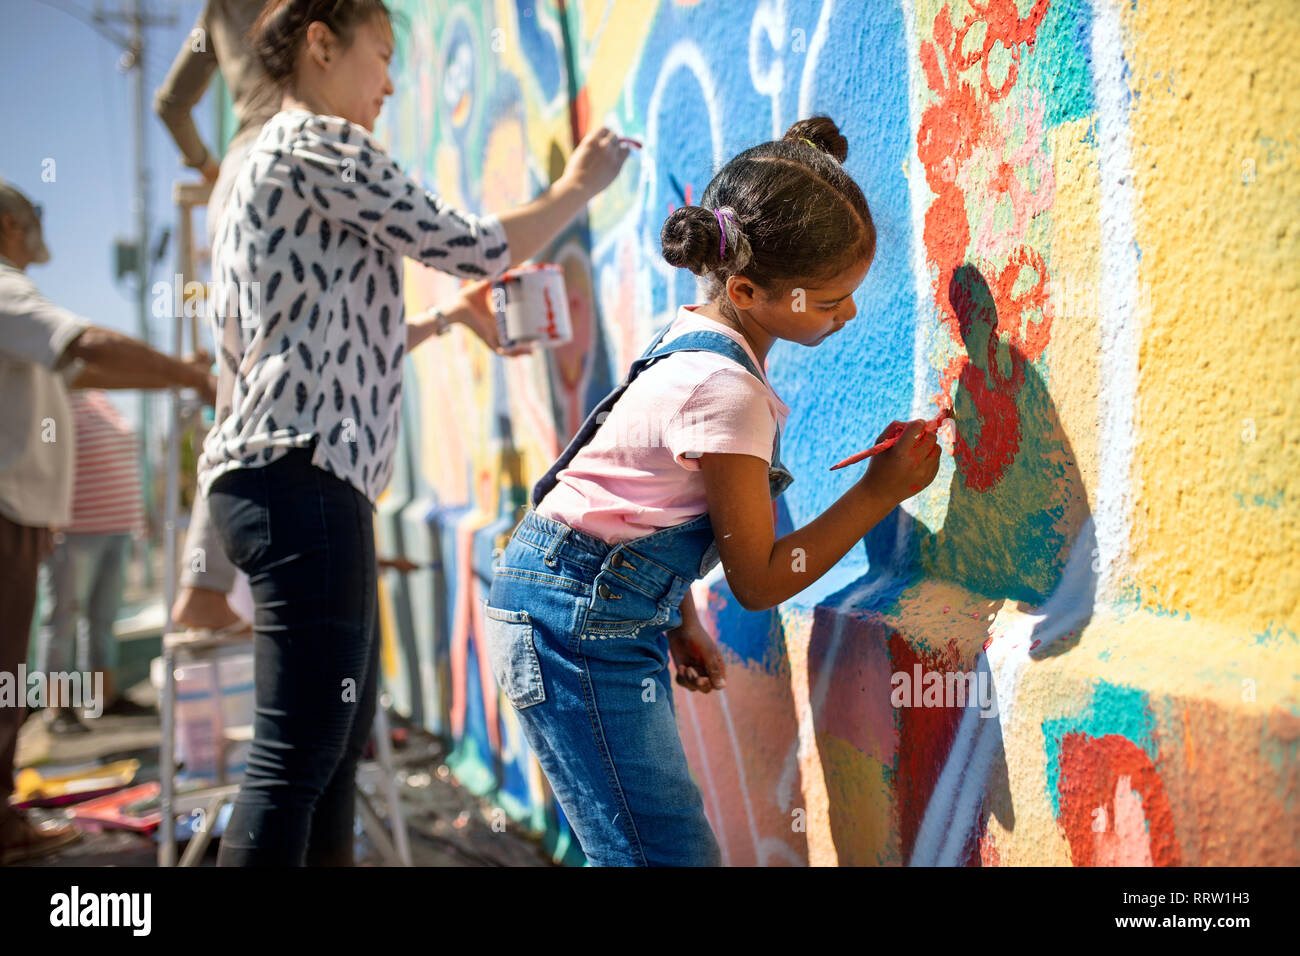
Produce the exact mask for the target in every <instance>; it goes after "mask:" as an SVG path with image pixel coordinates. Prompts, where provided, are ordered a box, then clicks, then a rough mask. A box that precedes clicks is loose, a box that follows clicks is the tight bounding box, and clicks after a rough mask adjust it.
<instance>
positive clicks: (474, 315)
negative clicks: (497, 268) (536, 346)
mask: <svg viewBox="0 0 1300 956" xmlns="http://www.w3.org/2000/svg"><path fill="white" fill-rule="evenodd" d="M447 318H448V319H449V320H450V321H452V322H460V323H461V324H462V325H464V326H465V327H466V328H468V329H469V330H470V331H471V332H473V333H474V334H475V335H477V336H478V337H479V339H480V340H481V341H482V342H483V344H484V345H486V346H487V347H488V348H490V349H491V350H492V351H493V352H496V353H497V354H498V355H527V354H528V353H529V352H531V351H532V349H530V348H529V347H528V346H526V345H514V346H511V347H510V348H502V346H501V339H500V337H499V336H498V334H497V314H496V310H495V309H493V308H492V282H491V280H488V279H483V280H481V281H479V282H471V283H470V284H469V285H467V286H465V287H464V288H462V289H461V290H460V295H459V296H458V297H457V299H456V305H455V306H454V307H453V309H452V311H450V312H448V313H447Z"/></svg>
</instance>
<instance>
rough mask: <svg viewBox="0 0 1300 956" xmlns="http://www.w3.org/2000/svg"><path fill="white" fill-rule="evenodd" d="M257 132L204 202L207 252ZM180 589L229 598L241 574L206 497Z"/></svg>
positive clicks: (233, 147) (235, 146) (240, 143)
mask: <svg viewBox="0 0 1300 956" xmlns="http://www.w3.org/2000/svg"><path fill="white" fill-rule="evenodd" d="M258 132H260V130H256V129H252V130H248V131H247V132H246V133H245V134H244V135H243V136H241V137H240V138H238V139H236V140H234V141H233V142H231V144H230V148H229V149H228V150H227V151H226V155H225V156H224V157H222V160H221V172H220V173H218V174H217V181H216V184H215V185H213V187H212V195H211V197H210V198H209V199H208V213H207V223H206V225H207V230H208V248H209V249H211V248H212V245H213V242H214V240H215V238H216V234H217V225H218V223H219V221H220V218H221V212H222V209H223V208H224V207H225V204H226V200H227V199H228V198H230V191H231V187H232V186H234V184H235V177H236V176H237V175H238V174H239V167H240V166H242V165H243V163H244V157H246V156H247V155H248V151H249V149H250V148H251V147H252V145H253V143H255V142H256V141H257V134H258ZM181 568H182V570H181V577H180V581H181V586H182V587H189V588H207V589H208V590H210V591H220V592H221V593H223V594H229V593H230V591H231V590H232V589H233V588H234V586H235V577H236V575H239V574H241V573H242V572H240V571H239V570H238V569H237V568H236V567H235V566H234V565H233V564H231V563H230V559H229V558H228V557H226V552H225V551H224V550H223V549H222V547H221V540H220V539H219V538H218V537H217V533H216V530H215V529H214V528H213V527H212V518H211V517H210V516H209V515H208V499H207V496H206V495H204V494H203V493H202V492H200V493H199V494H198V495H196V496H195V499H194V508H193V510H192V511H191V512H190V529H189V532H188V533H187V534H186V535H185V550H184V552H182V554H181Z"/></svg>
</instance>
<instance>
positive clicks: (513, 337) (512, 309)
mask: <svg viewBox="0 0 1300 956" xmlns="http://www.w3.org/2000/svg"><path fill="white" fill-rule="evenodd" d="M492 309H493V311H495V312H496V318H497V338H498V339H500V340H501V345H502V347H503V348H510V347H512V346H516V345H529V346H534V347H538V348H550V347H552V346H556V345H564V344H565V343H566V342H569V341H571V340H572V339H573V327H572V325H571V324H570V322H569V297H568V293H567V292H566V291H565V288H564V272H563V271H562V270H561V269H560V267H559V266H557V265H555V264H554V263H551V262H543V263H539V264H537V265H532V266H523V267H521V268H519V269H512V270H510V271H509V272H507V273H506V274H505V275H503V276H501V278H499V279H497V280H496V282H494V283H492Z"/></svg>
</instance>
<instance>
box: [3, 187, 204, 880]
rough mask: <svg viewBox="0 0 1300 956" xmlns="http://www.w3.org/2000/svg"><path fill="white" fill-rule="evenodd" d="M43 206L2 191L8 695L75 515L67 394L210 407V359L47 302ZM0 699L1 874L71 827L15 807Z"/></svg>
mask: <svg viewBox="0 0 1300 956" xmlns="http://www.w3.org/2000/svg"><path fill="white" fill-rule="evenodd" d="M49 259H50V254H49V251H48V250H47V249H46V246H45V240H44V238H43V236H42V233H41V213H40V208H39V207H37V206H35V205H33V204H32V202H31V201H30V200H29V199H28V198H27V197H26V196H24V195H23V194H22V193H21V192H19V191H18V190H17V189H15V188H13V187H12V186H10V185H7V184H0V568H3V569H4V573H3V574H0V675H5V676H6V677H7V680H8V682H9V684H10V686H11V687H12V686H13V684H14V682H15V681H16V679H17V678H16V675H17V674H18V671H19V664H20V662H23V661H25V660H26V657H27V643H28V637H29V634H30V631H31V620H32V612H33V610H34V606H35V603H36V573H37V566H38V565H39V563H40V561H41V559H42V558H43V557H44V556H45V555H47V554H48V553H49V552H50V549H51V544H52V534H51V531H50V529H51V527H52V526H60V525H64V524H66V523H67V522H68V520H69V518H70V516H71V508H72V485H73V452H74V442H73V419H72V415H71V412H70V409H69V405H68V396H67V390H68V389H69V388H168V387H171V386H181V387H191V388H195V389H198V390H199V392H200V393H201V394H202V395H203V396H204V398H205V400H206V401H208V402H209V404H211V403H213V402H214V401H215V397H216V382H215V379H214V376H213V375H212V374H211V373H210V372H209V371H208V369H209V366H210V363H211V359H210V357H208V356H205V355H197V356H194V357H192V358H191V359H188V360H186V361H180V360H178V359H175V358H172V357H171V356H168V355H164V354H163V353H161V352H157V351H155V350H153V349H151V348H149V347H148V346H147V345H144V344H142V343H140V342H137V341H136V340H134V339H132V338H130V337H128V336H125V335H122V334H121V333H119V332H114V331H111V330H109V329H102V328H97V327H95V326H93V325H91V324H90V323H89V322H87V321H86V320H84V319H81V318H78V317H77V316H76V315H74V314H73V313H71V312H69V311H67V310H66V309H61V308H59V307H58V306H56V305H55V304H54V303H52V302H50V301H49V300H48V299H46V298H45V297H44V296H43V295H41V293H40V292H38V291H37V289H36V286H35V285H33V284H32V282H31V280H30V279H28V278H27V276H26V274H25V273H26V269H27V267H28V266H29V265H31V264H33V263H42V262H48V261H49ZM18 690H19V693H17V695H16V699H0V865H6V864H10V863H17V862H21V861H23V860H26V859H30V858H32V857H35V856H39V855H41V854H44V853H48V852H49V851H51V850H53V849H57V848H58V847H60V846H63V845H64V844H66V843H69V842H71V841H72V840H75V839H76V838H77V836H78V831H77V830H76V829H75V828H73V827H47V828H38V827H36V826H33V825H32V824H31V823H30V822H29V821H28V820H27V818H26V817H25V816H24V815H23V814H21V813H20V812H18V811H16V810H14V809H13V808H12V807H10V806H9V797H10V795H11V794H12V793H13V789H14V777H13V761H14V750H15V747H16V746H17V742H18V728H19V727H20V726H21V724H22V720H23V717H24V706H23V705H24V703H25V698H26V688H18Z"/></svg>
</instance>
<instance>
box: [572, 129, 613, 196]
mask: <svg viewBox="0 0 1300 956" xmlns="http://www.w3.org/2000/svg"><path fill="white" fill-rule="evenodd" d="M628 150H629V146H628V144H627V141H626V140H624V139H622V138H621V137H619V135H618V134H617V133H615V132H614V131H613V130H611V129H609V128H607V127H604V126H601V127H600V128H598V129H593V130H590V131H588V133H587V135H586V136H584V137H583V138H582V142H580V143H579V144H578V146H577V148H576V149H575V150H574V151H573V155H572V156H570V157H569V161H568V163H566V164H565V166H564V174H563V176H562V177H561V178H564V179H567V180H569V181H570V182H572V183H574V184H576V185H577V186H578V187H579V188H580V189H581V190H582V192H584V193H586V195H587V197H588V198H590V197H592V196H594V195H596V194H597V193H598V192H600V191H601V190H602V189H604V188H605V187H606V186H608V185H609V184H610V183H612V182H613V181H614V178H615V177H616V176H618V171H619V170H620V169H622V168H623V161H624V160H625V159H627V154H628Z"/></svg>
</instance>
